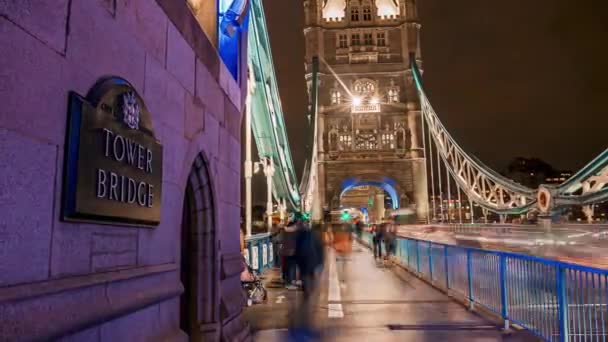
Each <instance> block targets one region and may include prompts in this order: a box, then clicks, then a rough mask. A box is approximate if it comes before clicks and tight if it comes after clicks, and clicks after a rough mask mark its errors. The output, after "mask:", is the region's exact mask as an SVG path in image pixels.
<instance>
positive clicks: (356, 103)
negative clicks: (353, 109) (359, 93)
mask: <svg viewBox="0 0 608 342" xmlns="http://www.w3.org/2000/svg"><path fill="white" fill-rule="evenodd" d="M353 104H354V105H355V106H359V105H360V104H361V98H360V97H356V96H355V97H353Z"/></svg>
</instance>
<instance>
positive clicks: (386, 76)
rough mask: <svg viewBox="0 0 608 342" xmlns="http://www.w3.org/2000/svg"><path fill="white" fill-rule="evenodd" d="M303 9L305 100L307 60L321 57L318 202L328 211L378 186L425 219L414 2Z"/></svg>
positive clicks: (309, 1) (320, 3)
mask: <svg viewBox="0 0 608 342" xmlns="http://www.w3.org/2000/svg"><path fill="white" fill-rule="evenodd" d="M304 9H305V28H304V35H305V43H306V57H305V63H306V80H307V84H308V88H309V95H311V94H312V92H313V90H312V86H313V82H312V63H313V62H312V61H313V57H316V56H318V58H319V60H320V66H319V77H318V104H319V107H318V115H317V116H316V120H317V121H316V125H317V141H316V145H317V150H316V152H317V165H316V166H315V167H316V175H317V182H316V183H317V184H316V185H317V186H318V189H317V191H315V193H316V194H317V196H318V198H317V200H318V201H320V202H321V203H322V207H323V208H324V209H325V210H332V209H335V208H338V207H339V206H340V205H341V204H344V203H341V201H342V199H343V195H344V194H345V193H346V191H348V190H349V189H355V190H357V189H358V190H357V191H359V190H360V191H364V190H361V189H364V187H365V186H371V187H373V188H376V192H374V193H372V192H369V194H368V195H369V196H370V198H371V196H373V198H374V199H376V198H377V197H376V195H377V189H378V188H380V189H382V190H381V192H384V193H386V194H390V197H391V200H392V201H391V202H390V203H391V205H392V206H393V207H396V206H400V207H402V208H403V207H410V208H412V209H414V210H415V211H416V214H417V216H418V219H419V220H420V221H425V220H426V219H427V212H428V194H427V181H426V171H425V155H424V148H423V147H424V143H423V134H422V123H421V115H420V101H419V99H418V94H417V92H416V88H415V86H414V81H413V77H412V72H411V70H410V63H409V62H410V61H409V59H410V57H409V56H410V54H413V55H414V56H415V58H416V60H417V62H418V65H420V64H421V54H420V43H419V35H420V24H419V22H418V14H417V9H416V4H415V0H305V1H304ZM393 197H397V198H393ZM367 202H368V201H367V200H363V201H362V206H365V205H366V203H367ZM371 202H374V201H370V203H371ZM375 202H376V203H375V205H383V204H380V203H377V202H378V201H377V200H376V201H375ZM376 212H381V211H376ZM376 219H380V218H376Z"/></svg>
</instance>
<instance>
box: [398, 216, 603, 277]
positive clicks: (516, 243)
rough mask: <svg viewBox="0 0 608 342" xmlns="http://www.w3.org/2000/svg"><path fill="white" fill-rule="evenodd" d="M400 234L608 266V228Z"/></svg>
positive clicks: (405, 229) (435, 228)
mask: <svg viewBox="0 0 608 342" xmlns="http://www.w3.org/2000/svg"><path fill="white" fill-rule="evenodd" d="M399 235H400V236H403V237H412V238H417V239H421V240H428V241H433V242H438V243H445V244H451V245H459V246H466V247H478V248H483V249H491V250H502V251H510V252H517V253H523V254H528V255H535V256H539V257H544V258H548V259H554V260H560V261H565V262H571V263H576V264H580V265H585V266H591V267H598V268H607V267H608V227H606V226H605V225H597V226H596V225H571V226H555V227H553V228H552V229H551V230H548V229H545V228H542V227H538V226H524V225H491V224H490V225H487V226H485V227H481V228H479V227H475V228H472V227H466V226H464V227H454V226H447V225H446V226H441V225H414V226H400V227H399Z"/></svg>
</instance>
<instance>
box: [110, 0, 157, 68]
mask: <svg viewBox="0 0 608 342" xmlns="http://www.w3.org/2000/svg"><path fill="white" fill-rule="evenodd" d="M116 20H117V21H118V23H119V24H121V25H122V26H123V27H125V28H126V29H127V30H128V31H129V32H130V33H131V34H133V35H134V36H135V37H136V39H137V40H139V41H140V43H141V44H142V45H143V46H144V48H145V49H146V52H147V53H148V57H150V56H152V57H153V58H155V59H156V60H157V61H158V62H160V64H161V65H163V66H164V65H166V61H165V56H166V49H167V25H168V20H167V16H166V15H165V13H164V12H163V10H162V9H161V8H160V7H159V6H158V4H157V3H156V1H148V0H123V1H119V2H118V3H117V8H116Z"/></svg>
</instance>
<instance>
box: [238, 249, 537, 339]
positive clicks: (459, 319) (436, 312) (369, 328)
mask: <svg viewBox="0 0 608 342" xmlns="http://www.w3.org/2000/svg"><path fill="white" fill-rule="evenodd" d="M393 267H397V266H393ZM398 273H399V275H397V272H394V270H393V269H391V268H390V267H382V266H378V265H377V263H376V262H375V261H374V258H373V255H372V254H371V253H370V251H369V250H368V249H367V248H365V247H362V246H360V245H357V246H356V247H355V249H354V251H353V253H352V254H351V256H350V258H349V260H347V261H346V262H345V263H344V267H343V268H342V265H340V262H338V264H336V258H335V255H334V254H333V252H331V251H330V252H329V253H328V262H327V263H326V267H325V272H324V274H323V277H322V279H321V293H320V300H319V305H318V306H317V307H316V310H315V312H314V316H315V317H314V321H315V325H316V327H317V328H318V329H320V331H321V332H322V336H323V340H324V341H479V342H481V341H535V339H533V338H531V337H530V335H529V334H527V333H525V332H514V333H512V334H504V333H503V332H502V331H501V330H500V328H499V327H498V325H497V324H496V322H490V321H488V320H486V319H484V318H482V317H480V316H478V315H476V314H475V313H473V312H470V311H468V310H467V309H466V308H465V307H464V306H462V305H461V304H459V303H457V302H455V301H453V300H452V299H450V298H449V297H448V296H446V295H445V294H443V293H441V292H439V291H437V290H436V289H434V288H433V287H431V286H429V285H428V284H426V283H425V282H423V281H421V280H419V279H418V278H416V277H414V276H413V275H411V274H409V273H407V272H398ZM276 276H277V277H278V274H277V275H276ZM269 290H270V296H269V301H268V303H267V304H261V305H256V306H253V307H251V308H248V309H247V310H246V317H248V318H249V319H250V324H251V326H252V328H253V329H254V333H255V334H254V340H255V341H286V336H287V328H288V326H289V315H290V310H291V309H292V308H293V307H294V305H296V303H297V300H298V298H299V296H301V292H299V291H288V290H284V289H282V288H270V289H269Z"/></svg>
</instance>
